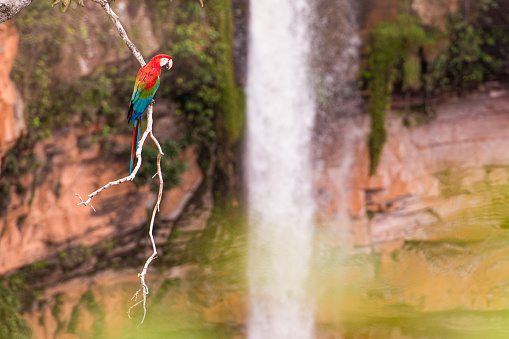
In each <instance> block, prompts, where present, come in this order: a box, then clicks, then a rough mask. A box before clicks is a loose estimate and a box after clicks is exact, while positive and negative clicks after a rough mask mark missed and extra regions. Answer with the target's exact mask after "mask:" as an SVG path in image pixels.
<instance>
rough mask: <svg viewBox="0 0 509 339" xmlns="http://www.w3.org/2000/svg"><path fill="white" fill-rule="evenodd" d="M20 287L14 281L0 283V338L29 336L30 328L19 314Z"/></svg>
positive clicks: (21, 338) (30, 334)
mask: <svg viewBox="0 0 509 339" xmlns="http://www.w3.org/2000/svg"><path fill="white" fill-rule="evenodd" d="M21 294H22V288H20V286H18V285H17V284H16V283H15V282H14V281H13V282H10V283H9V282H8V283H7V284H6V285H5V284H0V338H19V339H23V338H31V337H32V330H31V329H30V327H29V326H28V324H27V322H26V321H25V320H24V319H23V318H22V317H21V315H20V308H21V302H20V300H21Z"/></svg>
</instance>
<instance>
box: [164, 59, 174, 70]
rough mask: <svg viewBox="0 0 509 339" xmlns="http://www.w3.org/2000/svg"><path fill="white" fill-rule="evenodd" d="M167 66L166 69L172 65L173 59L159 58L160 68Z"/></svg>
mask: <svg viewBox="0 0 509 339" xmlns="http://www.w3.org/2000/svg"><path fill="white" fill-rule="evenodd" d="M165 66H166V67H167V68H168V69H170V68H171V66H173V61H172V60H171V59H168V58H162V59H161V68H162V67H165Z"/></svg>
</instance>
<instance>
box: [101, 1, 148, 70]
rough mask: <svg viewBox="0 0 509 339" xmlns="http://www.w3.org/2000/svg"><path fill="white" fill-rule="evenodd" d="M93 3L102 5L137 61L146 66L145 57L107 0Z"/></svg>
mask: <svg viewBox="0 0 509 339" xmlns="http://www.w3.org/2000/svg"><path fill="white" fill-rule="evenodd" d="M93 1H94V2H96V3H98V4H99V5H101V7H102V8H104V10H105V11H106V13H108V15H109V16H110V18H111V21H113V24H114V25H115V26H116V27H117V30H118V34H120V37H121V38H122V40H124V42H125V44H126V45H127V47H128V48H129V49H130V50H131V52H132V53H133V55H134V57H135V58H136V59H138V61H139V63H140V64H141V65H142V66H145V64H146V63H145V59H143V56H142V55H141V53H140V51H138V48H136V46H135V45H134V44H133V42H132V41H131V40H130V39H129V37H128V36H127V33H126V31H125V29H124V27H123V26H122V24H121V23H120V20H119V18H118V15H117V14H116V13H115V12H113V10H112V9H111V7H110V4H109V2H108V1H106V0H93Z"/></svg>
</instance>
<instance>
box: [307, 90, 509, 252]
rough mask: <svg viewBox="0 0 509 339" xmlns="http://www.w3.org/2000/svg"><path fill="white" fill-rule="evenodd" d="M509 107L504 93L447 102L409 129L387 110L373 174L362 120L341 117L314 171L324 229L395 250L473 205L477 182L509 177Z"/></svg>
mask: <svg viewBox="0 0 509 339" xmlns="http://www.w3.org/2000/svg"><path fill="white" fill-rule="evenodd" d="M508 112H509V96H508V93H507V92H505V91H492V92H490V93H476V94H473V95H470V96H468V97H464V98H451V99H448V100H446V101H444V102H443V103H442V104H440V105H438V106H437V118H436V119H435V120H433V121H432V122H430V123H428V124H425V125H422V126H419V127H414V128H408V127H405V126H404V123H403V121H402V117H401V116H400V115H398V114H397V113H396V112H392V113H391V114H390V115H389V119H388V122H387V125H388V129H389V138H388V142H387V145H386V147H385V149H384V152H383V154H382V158H381V159H382V160H381V163H380V167H379V169H378V171H377V174H376V175H375V176H369V175H368V154H367V146H366V130H367V129H368V126H367V124H368V122H367V121H366V119H364V118H363V117H359V118H356V119H343V120H342V121H341V122H340V123H338V126H335V128H334V129H335V130H336V131H338V133H337V135H336V136H335V140H331V143H330V144H329V145H325V146H328V147H325V148H324V149H325V152H324V153H325V154H326V157H325V158H324V159H323V161H322V162H321V163H319V168H317V182H318V184H317V186H318V188H317V189H318V191H317V196H318V202H319V206H320V210H319V217H320V220H321V222H322V226H324V231H325V232H329V231H331V230H333V233H337V235H338V238H342V239H343V241H340V242H346V243H348V241H350V240H354V242H355V243H356V244H357V245H361V246H367V245H371V244H373V243H374V244H377V246H378V245H380V246H382V245H383V244H388V245H389V244H392V245H390V246H389V248H392V249H394V248H398V247H399V246H401V245H402V243H403V242H404V241H405V240H411V239H422V238H423V237H428V236H431V235H429V234H428V231H430V230H432V229H433V227H434V226H437V227H439V226H440V225H442V224H443V223H445V222H446V221H447V220H450V219H452V218H453V217H454V216H456V217H457V213H458V212H459V211H460V210H466V209H469V208H473V207H475V206H478V205H479V204H481V203H482V201H479V196H477V195H475V194H474V193H475V192H476V189H475V187H478V185H480V184H483V183H484V184H487V185H497V184H501V183H506V182H507V178H508V177H507V175H508V174H507V169H508V167H509V151H508V149H509V148H508V147H509V135H508V134H507V133H506V131H507V127H508V124H509V120H508V116H509V115H508V114H509V113H508ZM339 125H341V126H339ZM351 129H355V130H356V131H357V133H353V134H352V133H351V132H350V130H351ZM345 135H346V136H348V135H349V136H350V137H349V138H350V139H349V140H348V139H345ZM426 234H428V235H426ZM338 241H339V240H338ZM393 246H395V247H393ZM382 247H383V246H382Z"/></svg>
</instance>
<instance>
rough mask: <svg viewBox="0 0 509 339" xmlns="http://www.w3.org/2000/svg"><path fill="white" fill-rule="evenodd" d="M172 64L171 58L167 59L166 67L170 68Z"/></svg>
mask: <svg viewBox="0 0 509 339" xmlns="http://www.w3.org/2000/svg"><path fill="white" fill-rule="evenodd" d="M172 66H173V60H172V59H170V60H168V63H167V64H166V68H168V69H170V68H171V67H172Z"/></svg>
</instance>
